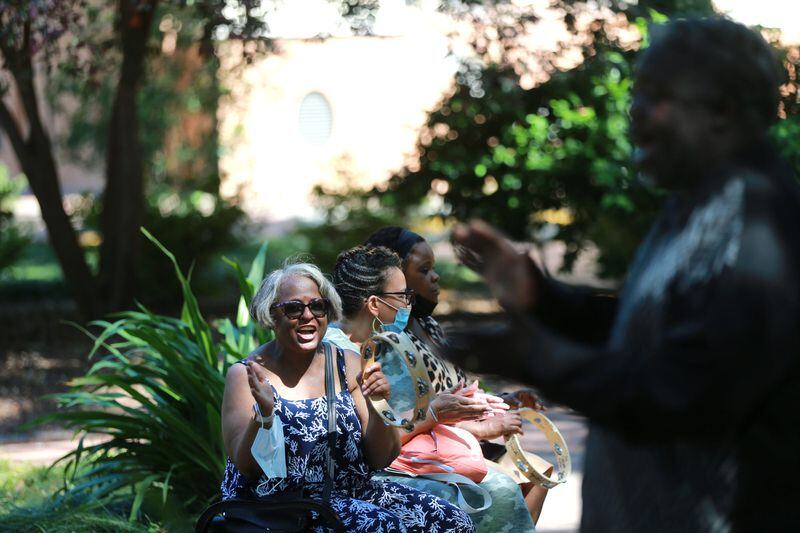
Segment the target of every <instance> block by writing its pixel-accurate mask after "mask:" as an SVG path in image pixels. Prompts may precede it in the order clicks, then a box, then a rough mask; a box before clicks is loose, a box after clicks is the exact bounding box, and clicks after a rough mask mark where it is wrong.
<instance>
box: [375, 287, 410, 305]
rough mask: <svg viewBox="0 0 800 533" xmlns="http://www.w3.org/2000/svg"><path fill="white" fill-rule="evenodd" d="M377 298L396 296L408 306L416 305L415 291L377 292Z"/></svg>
mask: <svg viewBox="0 0 800 533" xmlns="http://www.w3.org/2000/svg"><path fill="white" fill-rule="evenodd" d="M375 296H395V297H397V298H400V299H401V300H403V301H404V302H405V303H406V305H413V304H414V298H415V296H414V289H406V290H404V291H395V292H376V293H375Z"/></svg>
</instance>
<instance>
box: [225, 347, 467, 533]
mask: <svg viewBox="0 0 800 533" xmlns="http://www.w3.org/2000/svg"><path fill="white" fill-rule="evenodd" d="M336 353H337V367H338V368H339V375H340V376H341V382H342V383H343V387H342V391H341V392H339V394H337V395H336V432H337V435H336V448H335V449H334V450H333V453H332V454H331V456H332V458H333V460H334V462H335V465H336V473H335V476H334V477H335V481H334V485H333V491H332V493H331V499H330V502H329V505H330V506H331V507H332V508H333V509H334V511H336V513H337V514H338V515H339V519H340V520H341V521H342V523H343V524H344V527H345V529H346V530H347V531H363V532H370V533H383V532H393V531H408V532H412V531H419V532H426V533H445V532H473V531H475V526H474V525H473V523H472V521H471V520H470V518H469V515H467V514H466V513H465V512H464V511H462V510H461V509H459V508H458V507H456V506H455V505H453V504H451V503H448V502H447V501H445V500H443V499H440V498H438V497H436V496H433V495H431V494H426V493H424V492H419V491H417V490H414V489H412V488H410V487H407V486H404V485H400V484H398V483H392V482H389V481H380V480H376V479H372V474H373V472H372V471H371V470H370V468H369V466H368V465H367V463H366V461H365V460H364V454H363V450H362V443H361V438H362V436H361V421H360V420H359V418H358V415H357V414H356V410H355V404H354V402H353V397H352V396H351V395H350V392H349V390H348V387H347V379H346V377H345V370H344V369H345V363H344V353H343V352H342V350H341V349H339V348H337V349H336ZM273 392H274V394H275V413H276V414H277V416H278V417H279V418H280V420H281V422H282V423H283V433H284V438H285V440H286V469H287V477H286V478H268V477H266V476H264V475H262V476H261V477H260V478H248V477H246V476H245V475H243V474H242V473H241V472H239V470H238V469H237V468H236V466H234V464H233V463H232V462H231V460H230V458H228V462H227V465H226V468H225V478H224V479H223V481H222V498H223V499H226V500H227V499H230V498H257V497H259V496H267V495H271V494H276V493H281V492H284V491H302V492H303V494H304V496H306V497H310V498H315V499H320V500H321V499H322V490H323V486H324V472H325V451H326V449H327V447H328V444H327V442H328V441H327V420H328V406H327V400H326V398H325V397H324V396H322V397H319V398H309V399H306V400H289V399H286V398H281V396H280V395H279V394H278V391H277V390H275V388H274V387H273ZM310 526H311V528H312V530H313V531H326V528H324V527H323V526H322V525H321V523H320V522H317V521H315V520H313V519H312V522H311V524H310Z"/></svg>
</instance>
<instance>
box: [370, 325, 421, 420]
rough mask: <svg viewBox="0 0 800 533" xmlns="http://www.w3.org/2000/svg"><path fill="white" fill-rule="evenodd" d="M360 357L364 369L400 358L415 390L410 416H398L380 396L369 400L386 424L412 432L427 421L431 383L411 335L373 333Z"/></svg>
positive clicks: (390, 332)
mask: <svg viewBox="0 0 800 533" xmlns="http://www.w3.org/2000/svg"><path fill="white" fill-rule="evenodd" d="M361 357H362V358H363V359H364V362H363V368H365V369H366V368H367V367H368V366H369V365H370V364H372V363H374V362H375V361H376V360H377V361H378V362H380V361H381V359H383V360H386V358H388V357H398V358H400V360H401V361H402V362H403V364H404V365H405V367H406V368H407V369H408V373H409V375H410V376H411V380H412V383H413V385H412V386H413V387H414V408H413V412H412V413H411V414H402V413H398V412H395V410H394V409H393V408H392V406H391V405H389V402H388V401H386V399H385V398H383V397H381V396H376V395H372V396H370V397H368V398H367V400H368V401H369V402H370V403H372V407H373V408H374V409H375V412H376V413H378V415H379V416H380V417H381V418H382V419H383V421H384V422H386V424H388V425H390V426H395V427H402V428H405V429H406V431H411V430H412V429H414V424H416V423H417V422H419V421H421V420H425V417H426V414H427V411H428V404H429V402H430V391H431V381H430V379H428V373H427V371H426V370H425V363H424V362H423V361H422V354H420V353H419V352H418V351H417V349H416V347H415V346H414V343H413V342H412V341H411V339H410V338H409V336H408V334H406V333H396V332H394V331H382V332H378V333H373V334H372V335H371V336H370V338H369V339H367V340H366V341H364V342H363V343H362V344H361Z"/></svg>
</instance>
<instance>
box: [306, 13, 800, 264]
mask: <svg viewBox="0 0 800 533" xmlns="http://www.w3.org/2000/svg"><path fill="white" fill-rule="evenodd" d="M602 5H604V6H605V7H606V8H608V9H609V11H608V12H606V13H604V14H603V13H600V12H598V11H597V10H596V9H594V11H591V10H588V9H587V3H586V2H577V1H576V2H558V3H557V6H556V7H558V8H560V9H561V14H562V21H563V22H564V24H565V27H567V28H568V29H569V30H570V35H571V37H569V38H566V39H564V40H563V42H561V43H560V45H559V46H558V47H557V49H556V50H555V51H546V52H545V51H540V50H531V49H529V48H528V47H527V46H526V40H525V36H526V35H529V34H530V32H532V31H535V30H534V26H533V24H535V23H536V21H537V20H538V19H539V16H538V14H537V12H536V11H535V9H534V8H530V7H517V8H513V9H517V10H518V11H512V13H513V14H514V16H509V10H511V9H512V7H509V5H508V4H507V3H504V2H495V3H493V9H494V11H492V10H489V14H490V15H491V16H487V15H486V14H485V13H484V12H482V16H481V17H477V16H475V17H474V18H475V22H474V24H473V27H474V28H475V34H474V35H472V36H471V42H472V48H473V49H474V51H475V53H476V57H477V59H478V60H476V58H475V57H472V58H469V60H467V61H464V63H463V64H462V66H461V69H460V71H459V72H458V74H457V77H456V80H455V87H454V90H453V91H452V93H451V94H449V95H447V96H446V97H445V98H444V100H443V101H442V102H441V104H440V106H439V108H438V109H437V110H436V111H434V112H432V113H431V114H430V115H429V116H428V120H427V121H426V124H425V125H424V126H423V128H422V130H421V132H420V137H419V140H418V143H417V150H416V152H417V157H416V158H415V159H414V160H413V161H411V162H410V164H408V165H407V166H406V167H405V168H404V169H402V170H401V171H400V172H398V173H397V175H395V176H393V177H392V178H391V179H390V180H389V182H388V185H387V186H381V187H380V188H376V189H373V190H370V191H362V192H360V196H359V198H360V199H361V202H362V203H361V204H359V205H360V206H361V207H363V206H365V205H367V203H368V202H371V203H375V202H376V201H377V202H379V203H380V205H381V207H382V208H383V209H385V210H389V211H393V212H396V213H405V212H408V211H409V210H412V211H413V210H419V206H420V203H421V202H424V201H425V200H428V199H431V198H434V199H435V200H436V201H435V202H428V213H429V214H432V215H434V216H438V217H441V218H442V219H445V220H452V219H459V220H464V219H468V218H471V217H480V218H483V219H486V220H488V221H489V222H491V223H492V224H494V225H495V226H498V227H499V228H501V229H502V230H503V231H505V232H506V233H508V234H509V235H510V236H512V237H513V238H516V239H520V240H522V239H533V240H545V239H551V238H557V239H560V240H563V241H565V242H566V243H567V253H566V256H565V263H564V266H565V268H566V269H569V268H570V267H571V266H572V265H573V264H574V261H575V259H576V258H577V257H578V255H579V254H580V252H581V251H582V250H584V249H586V247H587V245H588V244H589V243H593V244H595V245H596V246H597V247H598V248H599V250H600V257H599V266H600V267H601V272H600V273H601V274H602V275H606V276H619V275H621V274H622V273H624V271H625V269H626V266H627V264H628V261H629V260H630V257H631V255H632V253H633V250H634V249H635V247H636V245H637V243H638V242H640V240H641V238H642V236H643V233H644V231H646V228H647V227H649V225H650V224H651V222H652V219H653V217H654V216H655V214H656V212H657V209H658V206H659V204H660V194H661V193H660V192H659V191H657V190H654V189H652V188H648V187H646V186H645V185H644V184H642V183H641V182H640V181H639V180H638V179H637V176H636V173H635V170H634V168H633V167H632V165H631V152H632V146H631V144H630V142H629V140H628V109H629V106H630V89H631V85H632V70H633V65H634V61H635V57H636V52H637V50H638V49H639V48H640V47H641V46H642V45H643V44H646V38H647V28H648V24H649V23H651V22H661V21H664V20H666V18H667V16H670V17H672V16H679V15H684V14H686V15H698V14H699V15H702V14H708V13H711V12H712V6H711V3H710V2H708V1H705V0H700V1H691V0H683V1H674V0H673V1H669V0H661V1H640V2H638V3H636V4H635V5H634V4H632V3H627V2H605V3H603V4H602ZM519 10H522V11H521V12H520V11H519ZM592 13H595V14H596V15H602V16H597V18H595V19H592V18H591V17H590V15H591V14H592ZM580 21H582V22H580ZM636 35H638V36H639V37H635V36H636ZM567 52H570V53H571V54H573V55H575V54H576V53H578V54H579V56H580V57H581V58H582V60H580V61H579V62H578V64H577V65H575V66H564V64H563V63H562V62H563V61H564V59H563V58H564V54H565V53H567ZM781 53H782V54H783V56H784V57H785V58H786V65H787V74H788V76H789V79H788V83H787V85H786V87H785V88H784V103H783V113H784V115H785V116H786V117H787V119H786V120H783V121H781V122H779V124H778V125H777V126H776V128H775V133H776V137H777V138H778V140H779V143H780V144H781V146H782V148H783V150H784V152H785V153H786V154H787V156H788V157H789V158H790V159H791V160H792V161H793V164H794V165H795V168H796V169H798V171H800V164H798V160H799V159H800V144H799V143H798V141H797V139H798V138H800V137H798V136H797V133H798V115H797V111H798V95H797V78H796V72H797V62H798V59H797V53H796V51H791V50H782V51H781ZM537 72H538V73H539V75H542V74H541V73H544V76H546V78H547V79H546V80H544V81H540V82H539V83H538V84H535V85H534V86H533V87H531V88H528V86H529V85H530V79H531V76H532V75H533V74H535V73H537ZM532 73H533V74H532ZM526 77H527V81H526ZM321 194H322V196H323V197H324V196H326V194H327V193H326V192H325V191H321ZM328 196H330V195H328ZM351 204H353V201H351ZM431 206H436V207H435V208H434V207H431ZM423 211H424V210H423Z"/></svg>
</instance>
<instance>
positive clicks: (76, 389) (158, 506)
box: [36, 231, 271, 523]
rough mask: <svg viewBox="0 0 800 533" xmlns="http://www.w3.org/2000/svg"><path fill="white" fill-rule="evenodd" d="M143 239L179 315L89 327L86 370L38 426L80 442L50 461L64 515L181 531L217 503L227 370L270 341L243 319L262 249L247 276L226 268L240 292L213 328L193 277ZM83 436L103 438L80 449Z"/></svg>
mask: <svg viewBox="0 0 800 533" xmlns="http://www.w3.org/2000/svg"><path fill="white" fill-rule="evenodd" d="M145 234H146V236H147V237H148V238H149V239H150V240H151V241H152V242H153V243H154V245H155V246H157V247H158V248H159V249H160V250H161V251H162V252H163V254H165V255H166V257H167V258H168V260H169V262H171V263H172V265H173V268H174V272H175V275H176V277H177V278H178V280H179V283H180V285H181V288H182V291H183V307H182V311H181V314H180V316H179V317H171V316H163V315H158V314H155V313H153V312H151V311H149V310H148V309H147V308H146V307H144V306H141V305H140V306H138V308H137V309H135V310H130V311H124V312H120V313H116V314H114V315H113V316H112V317H111V318H109V319H108V320H97V321H94V322H91V323H90V324H89V326H88V328H87V329H86V333H87V334H88V335H90V336H91V337H92V339H93V342H94V346H93V349H92V350H91V353H90V354H89V356H90V358H91V360H92V362H93V364H92V366H91V368H90V369H89V371H88V372H87V373H86V374H85V375H84V376H81V377H78V378H76V379H73V380H72V381H70V382H69V383H68V385H69V390H68V391H67V392H64V393H60V394H55V395H53V397H54V398H55V399H56V400H57V401H58V404H59V410H58V411H57V412H55V413H52V414H50V415H46V416H44V417H42V418H40V419H38V421H37V422H36V423H37V424H42V423H51V422H56V423H59V424H62V425H63V426H65V427H67V428H69V429H72V430H74V431H75V432H76V434H77V435H78V436H79V437H80V444H79V446H78V447H77V448H76V449H75V450H74V451H73V452H71V453H69V454H67V455H66V456H64V457H63V458H61V459H60V460H59V461H58V462H57V463H56V464H57V465H60V467H61V468H63V472H64V486H63V487H62V488H61V490H60V493H59V496H58V500H57V501H58V503H59V504H60V505H61V506H62V507H66V508H69V507H71V506H77V508H87V507H91V506H95V505H104V506H112V507H113V506H116V507H119V506H120V505H123V506H125V508H126V511H127V513H128V515H129V518H130V519H131V520H135V519H137V518H141V517H143V516H148V517H156V518H157V519H158V520H159V521H160V522H170V521H178V522H181V523H186V522H187V521H191V517H192V516H193V513H196V512H198V511H199V510H200V509H202V508H203V507H205V506H206V505H207V504H208V503H209V502H210V501H212V500H214V499H215V498H217V497H218V490H219V483H220V481H221V479H222V475H223V472H224V467H225V456H226V454H225V450H224V447H223V443H222V435H221V425H220V416H221V415H220V409H221V405H222V394H223V389H224V379H225V374H226V372H227V369H228V367H229V366H230V365H231V364H233V363H234V362H235V361H237V360H240V359H242V358H244V357H246V356H247V354H248V353H250V352H251V351H252V350H253V349H254V348H256V347H257V346H258V345H260V344H262V343H264V342H266V341H268V340H269V339H270V338H271V333H270V332H269V331H265V330H263V329H261V328H260V327H258V325H257V324H256V323H255V322H253V321H252V319H251V318H250V316H249V313H248V312H247V308H248V306H249V303H250V300H251V298H252V296H253V294H254V291H255V289H256V288H257V287H258V285H259V284H260V282H261V278H262V276H263V272H264V264H265V256H266V248H267V247H266V244H264V245H262V247H261V248H260V250H259V252H258V253H257V255H256V257H255V259H254V260H253V263H252V266H251V268H250V271H249V273H247V274H246V273H245V272H244V271H243V270H242V269H241V267H240V266H239V264H238V263H237V262H235V261H230V262H229V264H230V266H231V268H233V270H234V272H235V273H236V276H237V279H238V281H239V287H240V290H241V298H240V302H239V309H238V313H237V316H236V318H235V319H234V320H231V319H223V320H219V321H216V322H214V323H210V322H209V321H208V320H207V319H206V318H204V316H203V315H202V313H201V312H200V309H199V307H198V303H197V299H196V297H195V296H194V294H193V292H192V289H191V286H190V279H191V272H189V273H187V274H184V272H182V271H181V269H180V268H179V266H178V264H177V262H176V261H175V257H174V255H173V254H172V253H171V252H169V251H168V250H167V249H166V248H164V247H163V246H162V245H161V244H160V243H159V242H158V241H157V240H156V239H155V238H154V237H152V235H150V234H149V233H147V232H146V231H145ZM98 329H99V333H97V332H96V330H98ZM90 434H91V435H93V436H98V435H100V436H105V437H106V439H107V440H103V441H102V442H100V443H94V444H86V445H84V438H85V437H86V436H87V435H90Z"/></svg>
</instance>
